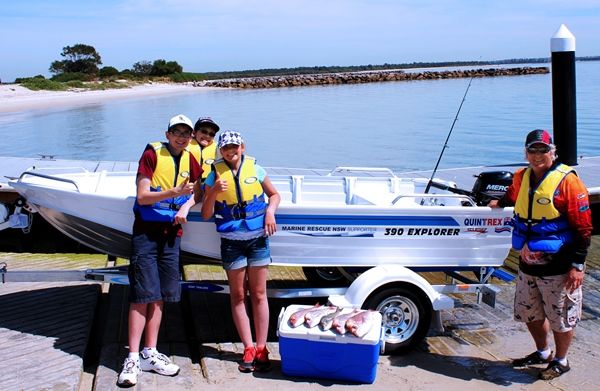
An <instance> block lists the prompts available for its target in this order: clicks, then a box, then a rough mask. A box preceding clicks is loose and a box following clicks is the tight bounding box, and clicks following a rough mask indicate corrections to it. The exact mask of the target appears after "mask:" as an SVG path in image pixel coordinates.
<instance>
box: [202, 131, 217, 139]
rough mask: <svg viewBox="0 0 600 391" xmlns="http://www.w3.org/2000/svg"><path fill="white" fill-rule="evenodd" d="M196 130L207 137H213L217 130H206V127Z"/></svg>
mask: <svg viewBox="0 0 600 391" xmlns="http://www.w3.org/2000/svg"><path fill="white" fill-rule="evenodd" d="M198 131H199V132H200V133H202V134H205V135H207V136H208V137H213V138H214V137H215V135H216V134H217V132H213V131H211V130H208V129H198Z"/></svg>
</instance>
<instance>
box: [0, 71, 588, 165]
mask: <svg viewBox="0 0 600 391" xmlns="http://www.w3.org/2000/svg"><path fill="white" fill-rule="evenodd" d="M536 66H539V65H536ZM576 69H577V123H578V154H579V155H582V156H599V155H600V62H577V65H576ZM468 83H469V79H466V78H465V79H452V80H430V81H411V82H405V81H400V82H387V83H372V84H360V85H335V86H314V87H296V88H280V89H264V90H216V91H215V90H211V91H204V90H201V89H198V91H192V92H190V93H182V94H177V95H171V96H160V97H147V98H141V99H140V98H135V99H134V98H132V99H119V100H112V101H110V102H106V103H103V104H94V105H89V106H84V107H56V108H51V109H44V110H28V111H25V112H21V113H16V114H15V113H11V114H0V151H1V152H0V153H1V154H2V155H3V156H23V157H37V156H38V154H52V155H55V156H56V157H57V158H60V159H85V160H117V161H137V160H138V159H139V156H140V154H141V153H142V151H143V149H144V147H145V145H146V143H148V142H151V141H156V140H164V139H165V136H164V132H165V130H166V126H167V122H168V120H169V118H170V117H172V116H173V115H176V114H179V113H183V114H185V115H187V116H188V117H190V118H191V119H192V121H194V122H195V120H196V119H197V118H198V117H199V116H210V117H212V118H213V119H214V120H215V121H216V122H217V123H218V124H219V125H220V126H221V129H233V130H238V131H240V132H242V134H243V135H244V137H245V139H246V144H247V153H248V154H250V155H253V156H256V157H257V158H258V160H259V163H260V164H262V165H263V166H268V167H305V168H322V169H332V168H334V167H336V166H363V167H364V166H370V167H387V168H390V169H393V170H395V171H406V170H421V169H433V167H434V166H435V163H436V161H437V159H438V156H439V154H440V153H441V151H442V148H443V146H444V141H445V139H446V137H447V135H448V132H449V131H450V128H451V126H452V123H453V121H454V118H455V116H456V114H457V111H458V108H459V106H460V103H461V100H462V98H463V95H464V93H465V90H466V88H467V85H468ZM551 84H552V80H551V75H550V74H546V75H531V76H511V77H496V78H476V79H473V81H472V84H471V87H470V89H469V91H468V93H467V96H466V99H465V102H464V104H463V106H462V109H461V111H460V113H459V115H458V120H457V122H456V124H455V126H454V130H453V132H452V135H451V137H450V139H449V141H448V148H446V149H445V151H444V155H443V157H442V160H441V163H440V168H454V167H464V166H478V165H494V164H509V163H516V162H521V161H523V158H524V156H523V140H524V137H525V135H526V134H527V132H528V131H530V130H532V129H535V128H545V129H550V130H551V129H552V94H551V88H552V85H551Z"/></svg>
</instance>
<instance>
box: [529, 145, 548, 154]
mask: <svg viewBox="0 0 600 391" xmlns="http://www.w3.org/2000/svg"><path fill="white" fill-rule="evenodd" d="M548 152H550V147H549V146H547V145H546V146H543V147H528V148H527V153H531V154H538V153H540V154H544V153H548Z"/></svg>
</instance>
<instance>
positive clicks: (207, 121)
mask: <svg viewBox="0 0 600 391" xmlns="http://www.w3.org/2000/svg"><path fill="white" fill-rule="evenodd" d="M201 126H210V127H212V128H213V129H214V130H215V132H218V131H219V129H220V128H219V125H217V124H216V122H215V121H213V120H212V118H210V117H201V118H198V121H196V124H195V125H194V130H198V129H199V128H200V127H201Z"/></svg>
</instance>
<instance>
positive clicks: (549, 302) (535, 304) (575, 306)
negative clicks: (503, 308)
mask: <svg viewBox="0 0 600 391" xmlns="http://www.w3.org/2000/svg"><path fill="white" fill-rule="evenodd" d="M566 278H567V275H566V274H560V275H557V276H546V277H535V276H530V275H528V274H525V273H523V272H521V271H520V270H519V276H518V277H517V286H516V291H515V320H516V321H519V322H526V323H529V322H533V321H537V320H544V319H545V318H548V321H550V328H551V329H552V330H553V331H556V332H559V333H564V332H567V331H571V330H572V329H573V328H574V327H575V326H576V325H577V323H578V322H579V320H581V302H582V298H583V295H582V291H581V287H579V288H577V289H576V290H575V291H574V292H573V293H568V292H567V291H566V290H565V288H564V286H565V280H566Z"/></svg>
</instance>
